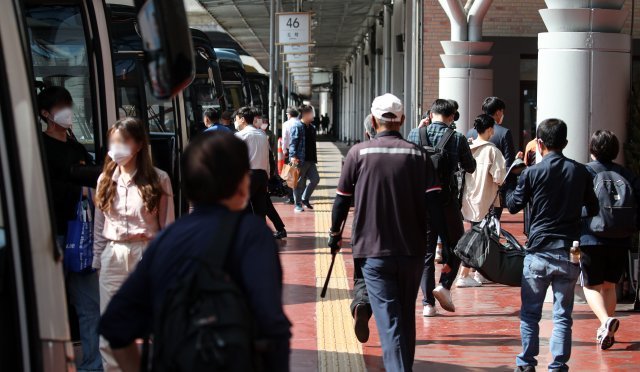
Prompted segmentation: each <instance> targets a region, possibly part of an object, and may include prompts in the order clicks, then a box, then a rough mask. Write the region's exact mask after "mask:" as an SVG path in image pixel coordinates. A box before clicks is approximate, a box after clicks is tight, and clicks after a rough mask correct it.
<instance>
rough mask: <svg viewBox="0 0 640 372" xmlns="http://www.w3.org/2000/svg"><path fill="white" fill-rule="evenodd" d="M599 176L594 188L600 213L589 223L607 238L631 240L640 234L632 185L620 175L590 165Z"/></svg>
mask: <svg viewBox="0 0 640 372" xmlns="http://www.w3.org/2000/svg"><path fill="white" fill-rule="evenodd" d="M587 166H588V167H590V168H591V169H593V170H594V171H595V172H596V176H595V178H594V179H593V186H594V191H595V193H596V196H597V197H598V201H599V202H600V212H599V213H598V215H597V216H594V217H592V218H591V219H590V220H589V229H590V230H591V231H592V232H593V234H594V235H596V236H600V237H603V238H612V239H619V238H628V237H630V236H631V235H633V234H634V233H635V232H636V230H637V224H636V218H637V211H636V208H637V204H636V197H635V195H633V189H632V188H631V184H629V181H627V179H626V178H624V177H623V176H622V175H621V174H620V173H618V172H616V171H615V170H611V169H607V168H606V167H605V166H604V165H602V164H600V163H597V162H593V163H589V164H588V165H587Z"/></svg>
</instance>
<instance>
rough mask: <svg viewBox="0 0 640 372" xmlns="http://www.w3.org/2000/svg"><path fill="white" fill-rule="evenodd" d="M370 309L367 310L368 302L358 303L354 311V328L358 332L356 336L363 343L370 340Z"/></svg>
mask: <svg viewBox="0 0 640 372" xmlns="http://www.w3.org/2000/svg"><path fill="white" fill-rule="evenodd" d="M370 317H371V316H370V315H369V310H367V304H357V305H356V308H355V310H354V311H353V319H354V320H355V322H354V326H353V330H354V331H355V333H356V338H357V339H358V341H360V342H361V343H363V344H364V343H365V342H367V341H369V318H370Z"/></svg>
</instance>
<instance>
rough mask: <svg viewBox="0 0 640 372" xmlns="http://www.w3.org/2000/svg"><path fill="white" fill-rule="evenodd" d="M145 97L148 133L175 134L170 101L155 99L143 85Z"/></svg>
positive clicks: (173, 112) (173, 111)
mask: <svg viewBox="0 0 640 372" xmlns="http://www.w3.org/2000/svg"><path fill="white" fill-rule="evenodd" d="M145 88H146V89H145V92H146V96H147V121H148V123H149V133H151V134H153V133H175V127H176V125H175V123H176V118H175V110H174V109H173V102H172V101H161V100H159V99H157V98H155V97H154V96H153V95H152V94H151V92H150V91H149V89H148V88H147V84H145Z"/></svg>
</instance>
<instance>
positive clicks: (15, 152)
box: [0, 0, 193, 372]
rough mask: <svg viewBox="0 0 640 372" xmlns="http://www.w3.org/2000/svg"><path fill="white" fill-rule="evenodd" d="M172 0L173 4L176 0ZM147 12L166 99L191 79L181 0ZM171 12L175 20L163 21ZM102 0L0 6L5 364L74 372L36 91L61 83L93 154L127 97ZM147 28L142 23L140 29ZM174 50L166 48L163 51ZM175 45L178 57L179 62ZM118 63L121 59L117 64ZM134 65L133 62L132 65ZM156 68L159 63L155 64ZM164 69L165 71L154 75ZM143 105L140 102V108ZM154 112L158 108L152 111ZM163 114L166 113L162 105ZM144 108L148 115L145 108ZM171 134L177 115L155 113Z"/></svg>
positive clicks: (155, 0)
mask: <svg viewBox="0 0 640 372" xmlns="http://www.w3.org/2000/svg"><path fill="white" fill-rule="evenodd" d="M176 4H179V6H176ZM143 7H144V9H146V11H147V12H146V13H145V14H146V15H147V16H148V17H150V18H151V20H152V21H153V22H154V23H155V24H156V25H158V26H159V28H164V27H169V26H170V27H172V32H171V35H159V34H153V33H152V34H151V35H149V34H147V35H146V36H147V37H149V36H151V40H154V41H155V42H156V44H153V43H149V44H147V45H152V46H153V45H158V43H159V45H163V46H167V45H171V46H173V47H172V48H164V49H161V51H157V50H156V52H155V54H149V55H148V56H147V57H148V58H147V59H146V61H147V63H145V65H143V67H144V68H146V69H147V70H148V67H149V65H150V64H154V63H157V62H158V58H162V59H163V60H165V61H169V63H167V64H164V65H158V64H156V65H155V66H156V67H158V70H155V71H149V72H150V73H148V76H150V79H149V80H150V81H151V82H152V83H153V87H152V89H151V90H150V91H152V92H153V94H152V96H162V97H171V96H172V95H175V93H177V92H178V91H180V90H181V89H183V88H184V87H185V86H186V85H187V84H188V83H189V82H190V80H191V79H192V78H193V63H192V62H193V61H191V59H192V57H193V52H192V51H190V52H189V55H188V56H187V55H186V53H184V51H185V49H187V48H192V46H191V39H190V36H189V30H188V26H187V23H186V14H185V11H184V7H183V5H182V1H176V0H149V1H147V2H146V3H145V4H144V5H143ZM169 11H170V12H171V13H170V14H171V16H172V17H171V18H172V23H171V24H170V25H168V24H165V23H163V21H162V20H163V19H165V17H164V16H165V15H167V14H169V13H168V12H169ZM107 12H108V9H107V8H106V7H105V3H104V0H12V1H5V2H3V8H2V12H0V78H1V79H2V81H3V84H2V85H1V86H0V90H1V92H0V97H1V100H0V177H2V180H1V181H0V330H2V337H0V340H1V341H0V366H2V370H3V371H5V370H6V371H54V372H58V371H73V370H75V366H74V353H73V345H72V344H71V342H70V341H71V337H70V331H69V321H68V317H67V305H66V301H65V297H66V295H65V284H64V275H63V268H62V260H61V258H62V253H63V252H62V250H61V247H59V246H57V245H56V243H55V239H54V238H55V228H54V221H53V213H52V210H51V206H52V201H51V195H50V192H49V190H50V187H49V185H48V177H47V172H48V170H47V169H46V162H45V161H44V154H43V152H42V129H43V128H42V125H41V123H40V121H39V119H38V114H37V109H36V107H35V96H36V94H37V93H38V92H39V91H40V90H42V89H44V88H45V87H47V86H50V85H57V86H63V87H65V88H66V89H67V90H69V92H70V93H71V95H72V97H73V100H74V102H75V106H74V117H73V134H74V135H75V137H76V138H77V139H78V141H79V142H80V143H81V144H82V145H84V146H85V147H86V148H87V150H88V151H89V152H90V153H91V154H92V155H93V156H94V157H95V159H96V160H98V162H100V160H101V159H103V158H104V156H105V153H106V150H107V139H106V132H107V129H108V127H109V125H110V124H113V123H114V122H115V121H116V120H117V118H118V117H119V107H120V106H123V108H126V107H125V106H126V105H127V104H126V103H125V102H124V101H122V100H121V101H120V102H118V100H117V99H116V88H115V87H116V84H115V80H116V72H115V71H116V67H115V64H114V60H113V59H112V50H111V47H112V44H111V42H110V40H109V35H110V33H109V25H108V17H107ZM146 29H147V30H148V28H146ZM164 51H170V53H172V54H171V55H168V54H167V53H168V52H164ZM175 53H182V54H180V57H181V58H182V61H185V63H183V65H182V66H180V68H179V69H178V68H176V67H177V66H176V65H174V64H173V63H172V62H171V61H174V60H176V58H173V57H175V56H176V55H175ZM123 66H124V65H119V67H120V68H122V67H123ZM136 68H140V65H136ZM159 70H161V71H159ZM157 72H162V73H164V74H165V75H163V76H167V77H170V78H171V79H167V80H162V79H159V77H160V76H159V75H158V73H157ZM140 107H142V106H140ZM157 112H158V111H156V113H157ZM165 113H166V112H165ZM147 115H149V113H147ZM156 122H157V123H162V124H163V125H165V127H166V128H167V129H168V128H170V127H171V126H172V125H173V128H174V132H175V131H176V130H180V128H178V124H177V123H174V124H172V123H169V122H166V121H162V118H161V116H160V117H159V118H158V120H156Z"/></svg>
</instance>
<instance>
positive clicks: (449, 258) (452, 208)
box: [420, 198, 464, 306]
mask: <svg viewBox="0 0 640 372" xmlns="http://www.w3.org/2000/svg"><path fill="white" fill-rule="evenodd" d="M448 199H449V200H448V201H447V202H446V203H445V205H444V206H443V207H444V209H443V213H444V219H445V228H446V229H445V230H446V231H435V230H434V229H429V231H428V233H427V253H426V254H425V258H424V269H423V272H422V280H421V283H420V287H421V288H422V294H423V300H422V303H423V305H425V306H426V305H427V304H429V305H434V304H435V301H436V300H435V297H433V290H434V289H435V287H436V280H435V262H434V258H435V252H436V245H437V244H438V236H440V238H441V240H442V255H443V259H444V262H445V263H446V264H447V265H449V267H450V268H451V271H449V272H448V273H441V274H440V280H439V283H440V284H441V285H442V286H443V287H444V288H446V289H451V287H452V286H453V283H454V281H455V280H456V276H457V275H458V269H460V263H461V261H460V259H459V258H458V256H456V255H455V253H453V249H454V248H455V246H456V244H458V240H460V238H461V237H462V235H463V234H464V224H463V222H462V219H463V217H462V212H461V211H460V204H459V203H458V200H457V199H456V198H448Z"/></svg>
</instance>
